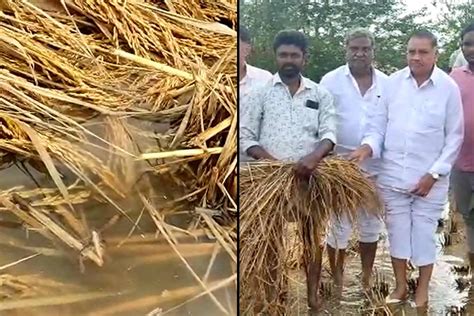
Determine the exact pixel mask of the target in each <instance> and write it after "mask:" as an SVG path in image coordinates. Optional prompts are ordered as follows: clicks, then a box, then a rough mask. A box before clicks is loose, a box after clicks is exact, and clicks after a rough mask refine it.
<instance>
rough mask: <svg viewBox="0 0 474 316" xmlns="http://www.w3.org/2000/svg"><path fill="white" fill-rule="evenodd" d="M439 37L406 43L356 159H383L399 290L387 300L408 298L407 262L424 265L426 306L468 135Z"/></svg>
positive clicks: (425, 35)
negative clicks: (452, 180)
mask: <svg viewBox="0 0 474 316" xmlns="http://www.w3.org/2000/svg"><path fill="white" fill-rule="evenodd" d="M436 60H437V40H436V37H435V36H434V35H433V34H432V33H430V32H428V31H420V32H416V33H415V34H414V35H413V36H411V37H410V40H409V41H408V47H407V63H408V67H407V68H404V69H402V70H400V71H397V72H396V73H394V74H392V75H391V76H390V77H389V81H388V84H387V92H386V93H385V94H384V95H383V98H384V99H383V100H382V103H381V105H380V106H379V109H378V111H377V112H376V113H375V116H374V117H373V118H371V119H370V120H369V125H370V126H369V131H368V133H367V134H366V136H365V137H364V139H363V140H362V143H361V144H362V145H361V147H359V148H358V149H357V150H356V151H354V152H353V153H352V155H351V158H352V159H354V160H356V161H363V160H364V159H366V158H368V157H380V156H381V157H382V164H381V171H380V173H379V176H378V179H377V182H378V184H379V186H380V189H381V193H382V196H383V198H384V202H385V205H386V214H385V215H386V218H385V220H386V225H387V230H388V234H389V242H390V255H391V257H392V266H393V270H394V273H395V279H396V288H395V290H394V291H393V292H392V293H391V294H390V295H389V296H388V297H387V302H389V303H390V302H393V303H395V302H400V301H403V300H406V299H407V293H408V286H407V279H406V277H407V273H406V272H407V260H410V261H411V262H412V263H413V264H414V265H415V266H418V267H419V272H420V273H419V281H418V286H417V289H416V293H415V299H414V305H415V306H416V307H422V308H426V307H427V304H428V297H429V295H428V286H429V282H430V279H431V274H432V271H433V264H434V262H435V261H436V242H435V233H436V228H437V222H438V219H439V218H440V216H441V213H442V211H443V207H444V204H445V202H446V200H447V197H448V185H449V174H450V171H451V168H452V166H453V164H454V162H455V160H456V157H457V155H458V153H459V150H460V148H461V144H462V141H463V134H464V131H463V112H462V103H461V95H460V92H459V88H458V86H457V85H456V83H455V82H454V81H453V79H451V78H450V77H449V76H448V75H447V74H445V73H444V72H443V71H442V70H440V69H439V68H438V67H436Z"/></svg>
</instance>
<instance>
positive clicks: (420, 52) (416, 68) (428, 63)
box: [407, 37, 438, 76]
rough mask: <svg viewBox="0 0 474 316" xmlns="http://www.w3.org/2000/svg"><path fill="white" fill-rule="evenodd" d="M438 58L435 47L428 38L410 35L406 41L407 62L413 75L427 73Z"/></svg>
mask: <svg viewBox="0 0 474 316" xmlns="http://www.w3.org/2000/svg"><path fill="white" fill-rule="evenodd" d="M437 59H438V53H437V50H436V47H433V45H432V44H431V40H430V39H428V38H418V37H412V38H411V39H410V40H409V41H408V47H407V63H408V67H410V70H411V72H412V73H413V74H414V75H421V76H424V75H428V74H429V73H430V72H431V70H432V69H433V67H434V65H435V64H436V61H437Z"/></svg>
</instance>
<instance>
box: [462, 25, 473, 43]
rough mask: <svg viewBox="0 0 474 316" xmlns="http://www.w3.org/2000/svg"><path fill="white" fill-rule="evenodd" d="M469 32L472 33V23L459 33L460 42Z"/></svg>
mask: <svg viewBox="0 0 474 316" xmlns="http://www.w3.org/2000/svg"><path fill="white" fill-rule="evenodd" d="M469 32H474V22H472V23H471V24H469V25H468V26H466V27H465V28H464V29H463V30H462V32H461V41H462V40H463V38H464V35H466V34H467V33H469Z"/></svg>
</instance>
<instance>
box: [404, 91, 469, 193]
mask: <svg viewBox="0 0 474 316" xmlns="http://www.w3.org/2000/svg"><path fill="white" fill-rule="evenodd" d="M454 88H455V89H454ZM454 88H453V90H452V91H451V94H450V97H449V100H448V105H447V110H446V118H445V128H444V133H445V136H444V144H445V146H444V148H443V150H442V151H441V155H440V156H439V158H438V159H437V160H436V161H435V163H434V164H433V165H432V166H431V168H430V170H429V172H428V173H427V174H425V175H424V176H423V177H421V179H420V180H419V181H418V183H417V184H416V186H415V187H414V188H413V189H412V190H411V192H412V193H413V194H416V195H419V196H427V195H428V194H429V193H430V191H431V188H432V187H433V185H434V184H435V182H436V180H437V179H435V178H434V177H433V174H438V175H439V176H446V175H448V173H449V172H450V171H451V168H452V166H453V164H454V162H455V160H456V158H457V156H458V154H459V150H460V149H461V145H462V141H463V138H464V121H463V109H462V101H461V94H460V92H459V89H458V88H457V87H454Z"/></svg>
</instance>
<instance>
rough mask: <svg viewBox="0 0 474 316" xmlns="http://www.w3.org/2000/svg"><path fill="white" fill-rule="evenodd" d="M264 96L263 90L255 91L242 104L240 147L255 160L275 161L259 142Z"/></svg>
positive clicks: (240, 108)
mask: <svg viewBox="0 0 474 316" xmlns="http://www.w3.org/2000/svg"><path fill="white" fill-rule="evenodd" d="M263 94H264V90H263V89H262V90H260V89H259V90H258V91H257V90H254V91H252V92H250V94H249V96H248V97H246V98H244V99H243V100H242V102H240V105H239V114H240V137H239V138H240V147H241V150H242V152H244V153H246V154H247V155H249V156H250V157H252V158H254V159H257V160H261V159H269V160H275V158H274V157H272V156H271V155H270V154H269V153H268V152H267V151H266V150H265V149H263V147H262V146H260V143H259V141H258V139H259V132H260V124H261V120H262V118H263Z"/></svg>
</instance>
